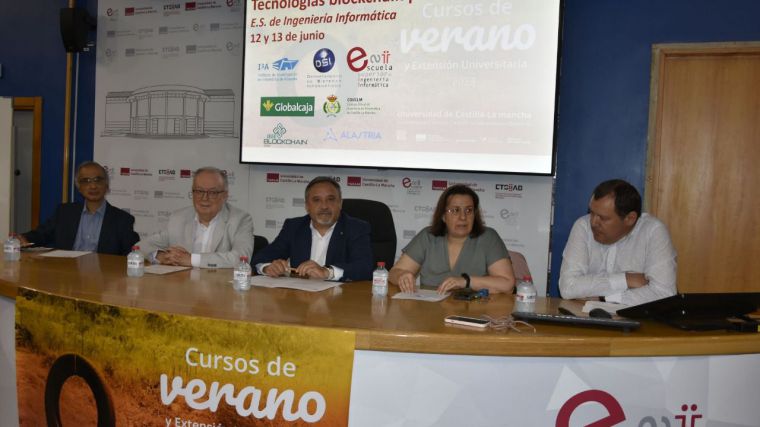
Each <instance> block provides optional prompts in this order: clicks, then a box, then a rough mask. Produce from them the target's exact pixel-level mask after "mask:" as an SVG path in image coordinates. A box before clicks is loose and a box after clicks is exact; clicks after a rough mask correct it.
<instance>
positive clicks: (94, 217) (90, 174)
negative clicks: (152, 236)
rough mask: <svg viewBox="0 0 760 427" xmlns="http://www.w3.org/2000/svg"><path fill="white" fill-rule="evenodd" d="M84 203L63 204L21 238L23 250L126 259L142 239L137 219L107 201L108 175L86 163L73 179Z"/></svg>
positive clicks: (21, 235)
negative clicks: (34, 247)
mask: <svg viewBox="0 0 760 427" xmlns="http://www.w3.org/2000/svg"><path fill="white" fill-rule="evenodd" d="M74 183H75V184H76V187H77V190H79V194H81V195H82V197H83V198H84V202H83V203H80V202H74V203H62V204H60V205H58V208H57V209H56V211H55V214H54V215H53V216H52V217H50V219H48V220H47V221H46V222H45V223H44V224H42V225H40V226H39V227H37V229H35V230H32V231H28V232H26V233H24V234H19V235H18V239H19V240H20V241H21V244H22V245H23V246H29V245H37V246H49V247H53V248H56V249H64V250H75V251H92V252H99V253H102V254H111V255H126V254H127V253H129V251H130V250H131V249H132V245H134V244H135V242H136V241H138V240H139V239H140V236H139V235H138V234H137V233H135V231H134V224H135V218H134V217H133V216H132V215H130V214H129V213H127V212H125V211H123V210H121V209H119V208H117V207H114V206H113V205H111V204H110V203H108V202H107V201H106V194H108V190H109V185H108V184H109V180H108V173H106V170H105V168H104V167H103V166H101V165H100V164H99V163H96V162H84V163H82V164H80V165H79V167H78V168H77V172H76V176H75V177H74Z"/></svg>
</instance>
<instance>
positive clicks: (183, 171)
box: [179, 169, 193, 178]
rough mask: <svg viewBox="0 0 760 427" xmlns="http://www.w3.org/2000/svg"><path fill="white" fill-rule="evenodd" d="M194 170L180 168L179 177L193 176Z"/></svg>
mask: <svg viewBox="0 0 760 427" xmlns="http://www.w3.org/2000/svg"><path fill="white" fill-rule="evenodd" d="M192 176H193V172H192V171H191V170H190V169H180V171H179V177H180V178H192Z"/></svg>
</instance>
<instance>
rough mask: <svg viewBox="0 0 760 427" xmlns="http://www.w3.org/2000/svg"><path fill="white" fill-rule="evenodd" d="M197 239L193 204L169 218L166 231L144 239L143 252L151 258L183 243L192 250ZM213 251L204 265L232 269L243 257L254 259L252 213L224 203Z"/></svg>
mask: <svg viewBox="0 0 760 427" xmlns="http://www.w3.org/2000/svg"><path fill="white" fill-rule="evenodd" d="M194 239H195V208H193V207H192V206H189V207H186V208H182V209H180V210H178V211H175V212H173V213H172V214H171V216H170V217H169V224H167V226H166V229H165V230H161V231H160V232H158V233H156V234H154V235H152V236H150V237H147V238H145V239H142V240H140V241H139V242H138V243H137V245H138V246H140V252H142V254H143V255H144V256H145V257H146V258H150V257H151V254H153V253H154V252H156V251H157V250H160V249H166V248H168V247H169V246H181V247H183V248H185V249H186V250H187V251H188V252H192V249H193V240H194ZM210 247H211V248H212V250H211V252H209V253H203V254H201V267H203V268H231V267H234V266H235V265H237V263H238V262H240V257H241V256H247V257H248V259H251V253H253V220H252V219H251V215H249V214H248V212H245V211H243V210H241V209H238V208H236V207H234V206H232V205H230V204H229V203H225V204H224V206H222V210H221V211H220V212H219V222H218V223H217V224H216V227H214V234H213V235H212V236H211V246H210Z"/></svg>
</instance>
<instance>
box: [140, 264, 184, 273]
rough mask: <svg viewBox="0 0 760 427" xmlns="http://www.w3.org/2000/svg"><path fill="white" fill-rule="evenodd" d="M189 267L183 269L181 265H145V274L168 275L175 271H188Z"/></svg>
mask: <svg viewBox="0 0 760 427" xmlns="http://www.w3.org/2000/svg"><path fill="white" fill-rule="evenodd" d="M190 268H191V267H183V266H181V265H161V264H153V265H146V266H145V272H146V273H150V274H169V273H174V272H175V271H182V270H189V269H190Z"/></svg>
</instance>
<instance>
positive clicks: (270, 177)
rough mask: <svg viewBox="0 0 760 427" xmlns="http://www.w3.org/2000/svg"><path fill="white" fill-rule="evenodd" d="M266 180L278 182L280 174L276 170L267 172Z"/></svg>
mask: <svg viewBox="0 0 760 427" xmlns="http://www.w3.org/2000/svg"><path fill="white" fill-rule="evenodd" d="M267 182H280V174H279V173H277V172H267Z"/></svg>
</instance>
